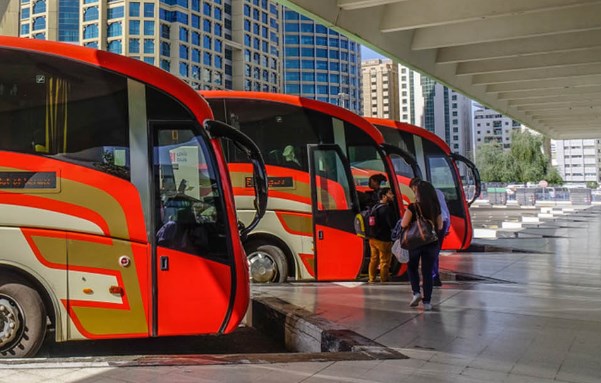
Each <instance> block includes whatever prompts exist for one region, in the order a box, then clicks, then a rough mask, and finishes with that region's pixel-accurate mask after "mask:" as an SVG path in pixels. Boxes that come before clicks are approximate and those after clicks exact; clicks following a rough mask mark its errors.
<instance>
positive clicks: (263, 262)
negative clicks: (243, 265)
mask: <svg viewBox="0 0 601 383" xmlns="http://www.w3.org/2000/svg"><path fill="white" fill-rule="evenodd" d="M248 266H249V272H250V279H251V281H252V282H254V283H282V282H286V278H287V277H288V263H286V256H285V255H284V252H283V251H282V250H281V249H280V248H279V247H276V246H272V245H263V246H257V247H256V248H254V249H249V252H248Z"/></svg>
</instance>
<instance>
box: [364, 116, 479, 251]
mask: <svg viewBox="0 0 601 383" xmlns="http://www.w3.org/2000/svg"><path fill="white" fill-rule="evenodd" d="M367 120H368V121H369V122H371V123H372V124H373V125H374V126H375V127H376V128H378V130H380V132H382V134H383V135H384V137H385V139H386V142H387V143H389V144H391V145H395V146H398V147H399V148H402V149H404V150H406V151H407V152H409V153H411V154H412V155H413V156H414V157H415V160H416V161H417V163H418V165H419V167H420V169H421V171H422V173H423V174H424V179H426V180H427V181H429V182H430V183H432V185H434V187H435V188H437V189H439V190H440V191H442V192H443V194H444V195H445V199H446V202H447V205H448V207H449V213H450V215H451V227H450V231H449V235H448V236H447V237H445V240H444V242H443V245H442V247H443V249H445V250H459V249H462V250H463V249H467V248H468V247H469V246H470V244H471V241H472V236H473V228H472V221H471V218H470V213H469V207H470V205H471V204H472V203H473V202H474V201H475V200H476V199H477V198H478V196H479V195H480V174H479V173H478V169H477V168H476V166H475V165H474V164H473V163H472V162H471V161H470V160H468V159H467V158H465V157H463V156H461V155H459V154H456V153H452V152H451V149H450V148H449V146H448V145H447V144H446V143H445V142H444V141H443V140H442V139H441V138H440V137H438V136H437V135H435V134H434V133H432V132H429V131H428V130H426V129H423V128H420V127H417V126H414V125H410V124H406V123H403V122H398V121H392V120H384V119H378V118H367ZM460 169H461V170H462V171H463V173H461V172H460ZM399 180H401V182H407V179H406V178H404V177H399ZM466 184H469V185H471V187H470V188H466V186H468V185H466ZM465 189H471V193H472V196H471V197H470V199H469V200H467V199H466V195H465ZM406 194H407V195H409V196H411V199H413V193H411V192H406Z"/></svg>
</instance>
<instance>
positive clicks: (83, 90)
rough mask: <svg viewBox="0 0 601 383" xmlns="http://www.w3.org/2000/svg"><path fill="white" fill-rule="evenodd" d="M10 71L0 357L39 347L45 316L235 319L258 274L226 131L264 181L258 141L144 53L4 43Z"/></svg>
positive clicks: (199, 323) (1, 145) (163, 322)
mask: <svg viewBox="0 0 601 383" xmlns="http://www.w3.org/2000/svg"><path fill="white" fill-rule="evenodd" d="M0 73H1V75H0V76H1V78H2V82H3V84H4V86H8V88H9V89H11V91H10V92H3V93H0V129H1V130H2V135H0V209H1V210H0V211H1V213H2V214H0V241H1V242H2V244H3V246H2V247H0V323H3V326H1V327H0V355H1V356H4V357H23V356H31V355H34V354H35V353H36V352H37V350H38V349H39V347H40V345H41V343H42V341H43V340H44V335H45V332H46V323H47V319H46V318H47V317H48V318H49V319H50V322H51V323H52V326H53V327H54V328H55V332H56V340H57V341H66V340H76V339H111V338H131V337H149V336H162V335H185V334H204V333H211V334H213V333H222V332H230V331H232V330H233V329H234V328H236V326H237V325H238V323H239V322H240V321H241V319H242V317H243V315H244V314H245V312H246V308H247V305H248V302H249V285H248V268H247V266H246V264H247V261H246V258H245V254H244V250H243V248H242V245H241V242H240V237H239V235H238V224H237V220H236V212H235V209H234V201H233V194H232V187H231V183H230V180H229V177H228V172H227V165H226V163H225V160H224V158H223V154H222V150H221V145H220V140H219V137H228V138H232V139H234V140H236V141H237V142H238V143H239V144H240V145H242V146H244V147H246V148H248V153H251V154H250V156H251V157H252V158H253V161H254V162H253V163H254V168H256V169H255V170H253V169H254V168H253V169H251V170H250V171H249V177H252V178H253V183H254V184H255V185H258V186H259V187H256V188H254V190H255V191H257V190H259V191H262V190H264V189H266V185H265V184H266V182H265V177H264V164H263V162H262V159H261V157H260V154H259V152H258V149H257V148H256V146H255V145H254V144H253V143H252V142H251V141H250V140H248V138H247V137H244V136H243V135H241V134H240V133H239V132H235V131H234V130H233V129H231V128H229V127H226V126H225V125H224V124H222V123H219V122H216V121H212V112H211V110H210V109H209V107H208V105H207V103H206V102H205V101H204V100H203V99H202V98H201V97H199V96H198V94H197V93H196V92H194V91H193V90H192V89H190V88H189V87H188V86H187V85H186V84H185V83H183V82H181V81H180V80H178V79H176V78H174V77H172V76H171V75H169V74H167V73H166V72H164V71H162V70H160V69H157V68H155V67H152V66H150V65H147V64H144V63H142V62H140V61H137V60H131V59H127V58H125V57H122V56H118V55H114V54H110V53H107V52H102V51H96V50H93V49H88V48H82V47H77V46H73V45H66V44H60V43H53V42H47V41H39V40H29V39H17V38H11V37H0ZM205 128H206V129H205ZM207 131H208V133H207ZM261 193H262V194H261V195H259V196H258V199H259V200H258V202H257V203H255V206H257V214H256V216H255V218H256V219H255V221H253V222H251V225H256V223H257V222H258V219H259V218H260V216H261V215H262V214H263V211H262V210H261V209H264V205H265V204H266V202H265V200H266V192H261ZM244 230H245V232H246V229H244ZM244 234H245V233H244Z"/></svg>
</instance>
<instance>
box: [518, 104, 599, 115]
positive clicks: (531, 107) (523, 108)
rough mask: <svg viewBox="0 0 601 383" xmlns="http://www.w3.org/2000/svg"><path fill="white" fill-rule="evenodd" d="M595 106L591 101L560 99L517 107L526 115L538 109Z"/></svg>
mask: <svg viewBox="0 0 601 383" xmlns="http://www.w3.org/2000/svg"><path fill="white" fill-rule="evenodd" d="M591 107H596V105H593V104H592V103H591V102H588V101H560V102H550V103H548V104H541V105H528V106H518V107H517V109H518V110H519V111H520V112H525V113H526V114H527V115H532V114H534V113H536V112H538V111H544V110H569V109H570V108H591Z"/></svg>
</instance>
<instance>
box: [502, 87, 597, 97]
mask: <svg viewBox="0 0 601 383" xmlns="http://www.w3.org/2000/svg"><path fill="white" fill-rule="evenodd" d="M597 93H600V94H601V85H591V86H583V87H578V88H558V89H534V90H530V91H518V92H501V93H499V94H498V95H497V97H498V98H499V99H500V100H519V99H524V98H547V97H554V96H561V95H594V94H597Z"/></svg>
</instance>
